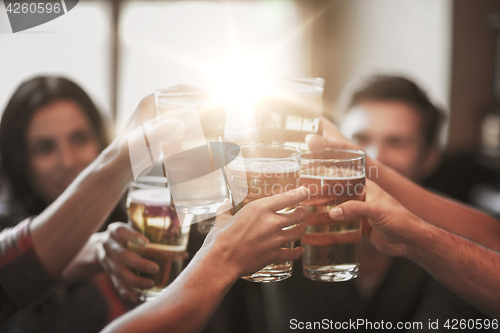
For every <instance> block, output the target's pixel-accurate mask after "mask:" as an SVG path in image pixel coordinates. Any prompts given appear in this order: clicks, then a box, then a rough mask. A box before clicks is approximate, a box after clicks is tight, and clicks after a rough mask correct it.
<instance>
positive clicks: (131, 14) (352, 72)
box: [0, 0, 500, 152]
mask: <svg viewBox="0 0 500 333" xmlns="http://www.w3.org/2000/svg"><path fill="white" fill-rule="evenodd" d="M490 13H500V2H499V1H496V0H479V1H467V0H310V1H305V0H298V1H292V0H290V1H286V0H272V1H271V0H263V1H258V0H254V1H162V0H156V1H120V0H99V1H92V0H82V1H80V3H79V4H78V6H77V7H76V8H75V10H72V11H71V12H68V14H66V15H64V16H62V17H60V18H59V19H57V20H54V21H51V22H49V23H47V24H44V25H41V26H39V27H35V28H32V29H30V30H27V31H24V32H20V33H16V34H12V33H11V31H10V27H9V25H8V22H7V16H6V13H5V7H3V6H1V5H0V49H1V52H0V109H3V107H4V106H5V103H6V101H7V99H8V98H9V96H10V94H11V93H12V91H13V90H14V89H15V87H16V86H17V85H18V84H19V82H20V81H21V80H23V79H25V78H27V77H29V76H32V75H35V74H40V73H59V74H63V75H66V76H69V77H71V78H73V79H74V80H76V81H77V82H79V83H80V84H81V85H82V86H83V87H84V88H85V89H86V90H88V91H89V92H90V93H91V95H92V97H94V99H95V100H96V101H97V102H98V104H99V106H100V107H101V109H102V110H103V111H105V112H107V113H108V114H109V115H110V116H111V117H112V118H114V119H115V120H116V124H117V127H118V128H119V127H120V126H121V124H122V123H123V122H124V120H125V119H126V118H127V116H128V115H129V114H130V112H132V110H133V109H134V108H135V106H136V104H137V102H138V101H139V99H140V98H141V97H142V96H144V95H146V94H148V93H151V92H152V91H154V90H155V89H158V88H161V87H166V86H171V85H173V84H178V83H184V84H194V85H201V86H203V85H206V84H208V83H209V82H210V80H211V76H212V75H213V71H212V72H210V70H207V68H209V67H210V66H209V64H213V63H217V61H219V62H220V60H221V59H230V60H228V62H230V61H234V57H233V58H227V55H228V54H229V53H231V52H232V51H234V49H235V47H236V49H237V51H238V52H243V53H245V52H246V53H248V54H250V55H251V56H254V57H260V60H262V58H264V61H263V62H262V63H263V67H265V70H266V73H268V74H271V75H288V76H320V77H323V78H325V79H326V86H325V94H324V100H325V110H324V112H325V114H327V115H328V116H331V117H333V118H335V116H336V111H335V107H336V102H337V99H338V96H339V94H340V91H341V90H342V87H343V86H344V85H345V84H346V83H347V82H349V80H351V79H352V78H353V77H355V76H356V75H358V74H359V73H365V72H367V71H378V70H382V71H385V72H393V73H399V74H404V75H407V76H409V77H411V78H413V79H414V80H416V81H417V82H418V83H420V84H421V85H422V86H423V87H424V88H425V89H427V90H428V91H429V92H430V95H431V96H432V98H433V99H434V100H435V101H436V102H437V103H438V104H440V105H442V106H444V107H445V108H446V109H447V110H449V111H450V129H449V140H448V141H449V142H448V147H447V149H448V151H449V152H463V151H472V150H476V149H477V148H478V146H479V145H480V142H481V141H480V140H481V121H482V119H483V115H484V113H485V112H486V111H487V110H488V109H489V108H491V107H492V106H493V105H494V102H495V101H494V98H493V63H494V47H495V38H496V32H495V31H494V30H492V28H491V27H490V25H488V22H487V15H488V14H490ZM231 50H232V51H231ZM238 52H236V53H234V52H233V53H234V54H233V56H234V55H235V54H236V56H237V55H238V54H239V53H238ZM224 57H226V58H224ZM231 59H233V60H231ZM245 61H246V60H240V62H238V61H236V62H235V63H233V64H232V66H233V67H232V68H233V71H235V72H236V74H237V72H238V70H239V69H238V68H240V69H244V68H245V67H246V62H245ZM249 61H253V60H252V58H250V59H249ZM219 65H220V64H219ZM254 65H255V64H254Z"/></svg>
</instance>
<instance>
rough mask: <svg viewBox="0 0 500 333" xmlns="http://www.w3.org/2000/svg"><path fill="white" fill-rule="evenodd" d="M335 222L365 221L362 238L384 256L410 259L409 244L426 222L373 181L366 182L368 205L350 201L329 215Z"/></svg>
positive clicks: (331, 211) (365, 202)
mask: <svg viewBox="0 0 500 333" xmlns="http://www.w3.org/2000/svg"><path fill="white" fill-rule="evenodd" d="M329 217H330V218H331V219H333V220H350V219H354V218H360V217H361V218H366V219H367V222H368V223H363V235H364V236H367V237H368V238H369V239H370V242H371V243H372V244H373V245H374V246H375V247H376V248H377V250H379V251H380V252H383V253H385V254H388V255H391V256H398V257H399V256H401V257H407V256H408V246H407V245H408V244H409V242H410V241H411V240H412V235H414V232H413V230H415V228H416V227H418V225H419V224H422V223H423V221H422V220H421V219H420V218H418V217H417V216H415V215H413V214H412V213H411V212H410V211H408V210H407V209H406V208H404V207H403V206H402V205H401V204H400V203H399V202H398V201H397V200H396V199H394V198H393V197H391V196H390V195H389V194H388V193H386V192H385V191H384V190H382V189H381V188H380V187H379V186H378V185H377V184H375V183H374V182H373V181H371V180H369V179H367V180H366V201H356V200H351V201H347V202H344V203H343V204H341V205H339V206H337V207H335V208H333V209H332V210H330V212H329Z"/></svg>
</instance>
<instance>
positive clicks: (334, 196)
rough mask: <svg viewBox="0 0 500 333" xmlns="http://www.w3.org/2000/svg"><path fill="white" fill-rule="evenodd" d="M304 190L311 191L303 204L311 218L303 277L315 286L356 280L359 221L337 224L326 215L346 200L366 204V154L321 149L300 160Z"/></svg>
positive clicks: (302, 243) (305, 154)
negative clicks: (321, 283) (359, 201)
mask: <svg viewBox="0 0 500 333" xmlns="http://www.w3.org/2000/svg"><path fill="white" fill-rule="evenodd" d="M301 185H303V186H305V187H307V188H308V189H309V191H310V195H309V198H307V199H306V200H304V201H303V202H301V205H302V206H305V207H307V209H308V210H309V216H308V217H307V218H306V220H305V222H304V223H305V224H306V234H305V235H304V236H303V237H302V238H301V245H302V246H303V247H304V249H305V252H304V254H303V255H302V264H303V271H304V275H305V276H306V277H307V278H309V279H311V280H315V281H327V282H337V281H347V280H351V279H353V278H356V277H357V276H358V270H359V246H360V241H361V219H360V218H356V219H352V220H344V221H334V220H331V219H330V218H329V217H328V212H329V210H330V209H332V208H334V207H335V206H338V205H340V204H341V203H343V202H346V201H348V200H362V201H364V200H365V154H364V152H362V151H360V150H342V149H323V150H319V151H314V152H308V153H303V154H302V159H301Z"/></svg>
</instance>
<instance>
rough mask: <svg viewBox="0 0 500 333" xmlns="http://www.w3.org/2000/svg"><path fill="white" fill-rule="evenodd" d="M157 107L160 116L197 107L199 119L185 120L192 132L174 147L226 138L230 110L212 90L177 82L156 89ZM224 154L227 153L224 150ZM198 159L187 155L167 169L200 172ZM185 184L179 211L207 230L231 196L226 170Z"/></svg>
mask: <svg viewBox="0 0 500 333" xmlns="http://www.w3.org/2000/svg"><path fill="white" fill-rule="evenodd" d="M155 106H156V111H157V115H158V116H161V115H164V114H167V113H169V112H175V111H176V110H179V109H181V108H184V107H193V108H195V110H196V114H197V116H196V118H197V119H195V121H194V122H192V123H185V125H186V127H187V128H188V129H189V131H188V130H186V132H185V133H184V134H183V135H182V136H181V137H179V138H178V139H177V140H176V141H175V143H174V142H171V143H169V145H170V146H175V148H177V149H178V150H179V151H184V150H188V149H191V148H195V147H198V146H202V145H206V144H209V143H210V142H222V141H223V137H224V126H225V123H226V111H225V108H224V105H223V104H222V103H220V102H218V101H216V99H215V98H214V96H213V93H212V92H210V91H206V90H202V89H200V88H196V87H191V86H186V85H177V86H174V87H170V88H166V89H161V90H158V91H156V92H155ZM200 125H201V128H199V131H198V132H197V134H199V135H193V128H195V127H199V126H200ZM200 135H201V137H200ZM221 155H222V156H224V152H222V154H221ZM196 158H197V156H194V155H185V156H184V157H183V159H182V160H178V162H179V163H176V164H174V165H169V167H168V168H169V171H167V172H172V173H174V174H177V175H178V174H183V175H191V174H196V170H197V169H198V168H200V165H199V162H198V161H197V160H196ZM211 158H212V156H211ZM213 163H216V164H223V163H217V161H212V164H213ZM181 186H182V191H177V192H175V193H174V197H175V204H176V207H177V209H178V210H179V213H186V214H193V215H196V221H195V222H198V229H199V230H200V231H202V232H204V233H207V232H208V231H210V229H211V226H212V224H213V221H214V218H213V217H214V216H215V213H216V211H217V209H218V208H219V207H220V206H221V205H222V203H223V202H224V200H225V199H226V198H227V197H228V195H229V194H228V193H227V188H226V183H225V181H224V177H223V175H222V173H215V172H213V173H210V174H207V175H204V176H202V177H199V178H196V179H193V180H192V181H189V182H185V183H183V184H182V185H181Z"/></svg>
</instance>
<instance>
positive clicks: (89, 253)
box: [62, 233, 104, 283]
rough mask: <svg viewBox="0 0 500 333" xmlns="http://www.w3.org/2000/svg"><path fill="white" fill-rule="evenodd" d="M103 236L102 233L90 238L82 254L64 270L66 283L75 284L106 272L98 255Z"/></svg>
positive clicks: (81, 251)
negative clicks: (98, 247)
mask: <svg viewBox="0 0 500 333" xmlns="http://www.w3.org/2000/svg"><path fill="white" fill-rule="evenodd" d="M101 236H102V233H95V234H93V235H92V236H90V238H89V240H88V241H87V243H85V245H84V246H83V248H82V249H81V250H80V252H79V253H78V254H77V255H76V257H75V258H74V259H73V260H72V261H71V262H70V263H69V264H68V266H67V267H66V268H65V269H64V271H63V273H62V278H63V281H64V282H65V283H73V282H76V281H79V280H82V279H86V278H89V277H92V276H93V275H95V274H98V273H102V272H104V269H103V267H102V266H101V264H100V263H99V258H98V255H97V246H98V243H99V242H100V238H101Z"/></svg>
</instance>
